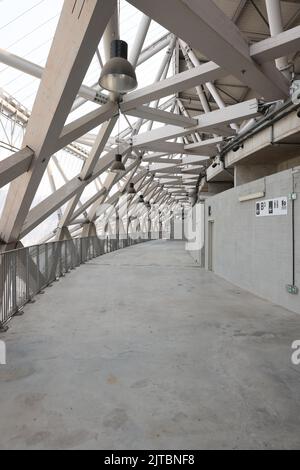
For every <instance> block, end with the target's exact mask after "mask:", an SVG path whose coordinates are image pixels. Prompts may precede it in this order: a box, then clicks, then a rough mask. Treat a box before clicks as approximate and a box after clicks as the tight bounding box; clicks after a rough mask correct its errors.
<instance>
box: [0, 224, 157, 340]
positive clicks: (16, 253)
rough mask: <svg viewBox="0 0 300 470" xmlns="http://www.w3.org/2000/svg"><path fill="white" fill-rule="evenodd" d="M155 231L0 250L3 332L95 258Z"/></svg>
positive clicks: (144, 237)
mask: <svg viewBox="0 0 300 470" xmlns="http://www.w3.org/2000/svg"><path fill="white" fill-rule="evenodd" d="M151 238H152V237H151V234H148V233H147V234H143V233H141V234H139V236H138V238H136V239H134V238H132V237H130V236H128V238H126V239H123V238H119V237H117V238H116V237H114V238H112V237H111V238H110V237H105V238H98V237H88V238H74V239H71V240H63V241H56V242H52V243H45V244H42V245H34V246H30V247H24V248H18V249H16V250H13V251H7V252H3V253H0V332H1V331H2V332H3V331H6V329H7V323H8V322H9V321H10V320H11V318H12V317H13V316H15V315H20V314H21V313H22V312H21V310H22V308H23V307H24V306H25V305H26V304H27V303H29V302H31V301H33V298H34V297H35V296H36V295H37V294H39V293H42V291H43V290H44V289H45V288H46V287H48V286H50V285H51V284H52V283H53V282H55V281H57V280H58V279H59V278H61V277H63V276H65V275H66V274H67V273H68V272H70V271H71V270H73V269H76V268H77V267H79V266H80V265H81V264H84V263H86V262H88V261H90V260H91V259H94V258H97V257H99V256H102V255H105V254H107V253H111V252H113V251H116V250H119V249H123V248H127V247H129V246H132V245H136V244H138V243H142V242H146V241H149V240H151Z"/></svg>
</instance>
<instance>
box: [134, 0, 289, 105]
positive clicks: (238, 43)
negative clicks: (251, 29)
mask: <svg viewBox="0 0 300 470" xmlns="http://www.w3.org/2000/svg"><path fill="white" fill-rule="evenodd" d="M129 2H130V3H132V4H133V5H134V6H135V7H136V8H138V9H140V10H141V11H143V12H144V13H145V14H147V15H148V16H150V17H151V18H153V19H154V20H155V21H157V22H158V23H160V24H161V25H163V26H164V27H165V28H167V29H168V30H169V31H171V32H172V33H174V34H176V35H177V36H178V37H179V38H181V39H183V40H184V41H185V42H187V43H188V44H189V45H190V46H191V47H192V48H194V49H196V50H200V51H201V52H202V53H203V54H204V55H205V56H206V57H207V58H209V59H210V60H213V61H214V62H216V63H217V64H218V65H219V66H220V67H222V69H224V70H227V73H228V74H233V75H234V76H235V77H236V78H237V79H238V80H240V81H241V82H242V83H244V84H245V85H247V86H249V87H250V88H251V89H252V90H254V91H255V92H256V93H258V95H259V96H260V97H264V98H265V99H267V100H274V99H275V100H277V99H284V98H286V97H287V96H288V92H289V89H288V82H287V81H285V80H284V77H282V74H281V73H280V72H279V71H278V70H277V69H276V67H275V65H274V66H273V67H271V68H269V69H268V71H267V72H266V71H263V70H262V69H261V68H260V66H259V65H258V64H257V63H255V61H254V60H253V59H252V58H251V56H250V51H249V46H248V44H247V42H246V41H245V39H244V38H243V36H242V34H241V32H240V31H239V29H238V28H237V26H236V25H235V24H234V23H233V21H231V20H230V19H229V18H228V17H227V16H226V15H225V13H223V12H222V10H221V9H220V8H218V6H217V5H216V4H215V3H214V2H213V1H211V0H202V1H201V2H199V1H198V0H165V1H164V8H162V7H161V1H160V0H152V1H151V2H149V0H129ZM170 12H172V14H171V13H170ZM207 81H210V80H207ZM198 85H199V84H198Z"/></svg>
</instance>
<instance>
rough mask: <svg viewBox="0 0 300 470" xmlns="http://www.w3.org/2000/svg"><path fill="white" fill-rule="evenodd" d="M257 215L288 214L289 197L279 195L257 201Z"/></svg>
mask: <svg viewBox="0 0 300 470" xmlns="http://www.w3.org/2000/svg"><path fill="white" fill-rule="evenodd" d="M255 210H256V217H270V216H272V215H273V216H274V215H287V213H288V199H287V197H277V198H275V199H267V200H263V201H258V202H257V203H256V209H255Z"/></svg>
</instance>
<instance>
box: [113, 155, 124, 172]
mask: <svg viewBox="0 0 300 470" xmlns="http://www.w3.org/2000/svg"><path fill="white" fill-rule="evenodd" d="M110 171H111V173H118V174H120V173H121V174H122V173H125V172H126V168H125V166H124V163H123V162H122V155H120V154H119V153H117V154H116V156H115V161H114V163H113V164H112V166H111V168H110Z"/></svg>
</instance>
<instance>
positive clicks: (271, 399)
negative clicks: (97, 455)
mask: <svg viewBox="0 0 300 470" xmlns="http://www.w3.org/2000/svg"><path fill="white" fill-rule="evenodd" d="M0 339H2V340H5V341H6V342H7V347H8V365H7V366H0V448H1V449H8V448H10V449H13V448H19V449H20V448H26V449H48V448H51V449H53V448H55V449H57V448H58V449H76V448H83V449H93V448H99V449H140V448H149V449H153V448H158V449H203V448H206V449H208V448H233V449H236V448H259V449H265V448H300V366H298V367H297V366H293V365H292V363H291V343H292V342H293V341H294V340H296V339H300V316H297V315H296V314H292V313H290V312H288V311H286V310H283V309H282V308H279V307H277V306H274V305H272V304H270V303H267V302H265V301H263V300H261V299H259V298H256V297H254V296H253V295H251V294H249V293H247V292H243V291H241V290H239V289H238V288H236V287H234V286H232V285H231V284H228V283H227V282H225V281H223V280H222V279H220V278H218V277H216V276H215V275H213V274H211V273H207V272H205V271H203V270H202V269H200V268H198V267H197V266H196V265H195V264H194V263H193V261H192V259H191V258H190V257H189V255H188V254H187V253H185V251H184V246H183V244H181V243H177V242H162V241H158V242H151V243H148V244H143V245H139V246H136V247H132V248H129V249H127V250H123V251H120V252H116V253H113V254H110V255H107V256H105V257H102V258H99V259H97V260H94V261H92V262H90V263H89V264H86V265H84V266H82V267H81V268H79V269H78V270H76V271H74V272H72V273H71V274H69V275H68V276H67V277H66V278H65V279H63V280H61V281H60V282H59V283H57V284H55V286H54V287H52V288H49V289H48V290H47V291H46V293H45V294H44V295H42V296H39V297H38V299H37V302H36V303H35V304H33V305H29V306H27V307H26V308H25V316H23V317H21V318H16V319H14V320H13V322H12V323H11V328H10V330H9V332H8V333H6V334H5V335H1V336H0Z"/></svg>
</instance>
